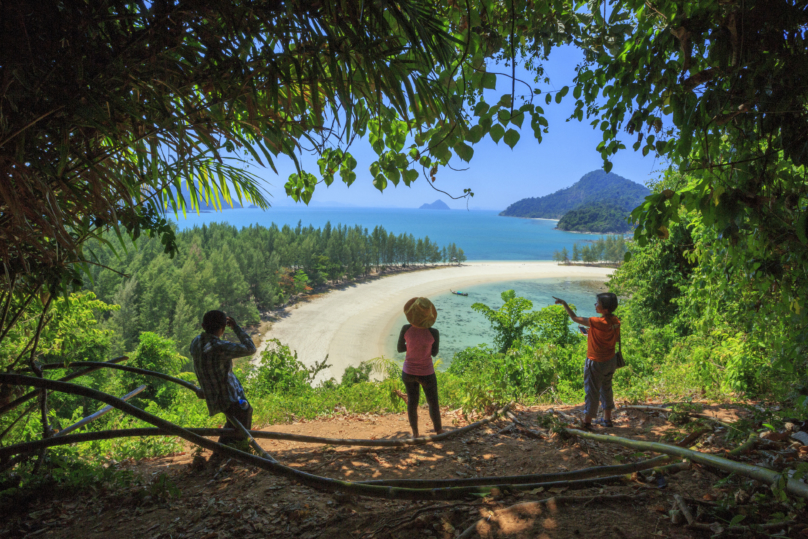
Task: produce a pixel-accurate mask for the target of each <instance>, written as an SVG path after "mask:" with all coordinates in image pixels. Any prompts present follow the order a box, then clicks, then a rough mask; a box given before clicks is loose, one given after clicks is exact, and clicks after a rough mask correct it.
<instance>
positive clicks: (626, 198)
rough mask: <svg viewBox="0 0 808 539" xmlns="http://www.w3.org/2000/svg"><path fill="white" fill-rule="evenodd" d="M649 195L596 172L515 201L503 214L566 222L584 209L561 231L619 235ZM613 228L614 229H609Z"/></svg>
mask: <svg viewBox="0 0 808 539" xmlns="http://www.w3.org/2000/svg"><path fill="white" fill-rule="evenodd" d="M649 194H651V192H650V191H649V190H648V188H646V187H645V186H643V185H640V184H638V183H635V182H633V181H631V180H627V179H626V178H623V177H622V176H618V175H617V174H613V173H611V172H604V171H603V170H593V171H592V172H589V173H587V174H584V176H582V177H581V179H580V180H578V181H577V182H575V183H574V184H573V185H571V186H570V187H567V188H566V189H561V190H559V191H556V192H555V193H552V194H550V195H546V196H543V197H536V198H523V199H522V200H520V201H518V202H514V203H513V204H511V205H510V206H508V207H507V208H506V209H505V210H504V211H503V212H501V213H500V215H502V216H505V217H528V218H541V219H563V217H564V216H565V215H566V214H567V213H569V212H571V211H574V210H579V209H584V208H585V211H583V213H576V214H573V215H572V216H570V218H569V219H568V220H567V221H566V222H565V223H564V228H562V226H561V223H559V228H561V229H562V230H574V231H578V232H600V233H606V232H610V233H618V232H625V231H627V229H628V226H627V225H624V223H623V222H624V221H625V218H626V217H627V216H628V214H629V213H630V212H631V210H633V209H634V208H636V207H637V206H639V205H640V204H641V203H642V201H643V200H644V199H645V197H646V196H648V195H649ZM620 221H622V222H620ZM618 222H620V223H618ZM610 225H611V226H613V227H612V228H610ZM586 226H592V227H594V228H586Z"/></svg>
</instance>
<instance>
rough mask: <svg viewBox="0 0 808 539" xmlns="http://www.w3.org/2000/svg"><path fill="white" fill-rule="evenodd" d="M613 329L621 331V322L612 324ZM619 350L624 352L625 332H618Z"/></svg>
mask: <svg viewBox="0 0 808 539" xmlns="http://www.w3.org/2000/svg"><path fill="white" fill-rule="evenodd" d="M612 331H620V324H612ZM617 350H618V351H619V352H620V353H622V352H623V333H622V332H620V333H618V334H617Z"/></svg>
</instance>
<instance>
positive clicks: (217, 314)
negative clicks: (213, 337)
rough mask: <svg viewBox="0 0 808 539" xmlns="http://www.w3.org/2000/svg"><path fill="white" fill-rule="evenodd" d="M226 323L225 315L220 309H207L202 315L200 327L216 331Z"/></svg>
mask: <svg viewBox="0 0 808 539" xmlns="http://www.w3.org/2000/svg"><path fill="white" fill-rule="evenodd" d="M226 325H227V315H226V314H224V313H223V312H222V311H208V312H206V313H205V316H203V317H202V329H204V330H205V331H207V332H208V333H216V332H217V331H219V330H220V329H222V328H223V327H225V326H226Z"/></svg>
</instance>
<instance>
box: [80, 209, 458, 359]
mask: <svg viewBox="0 0 808 539" xmlns="http://www.w3.org/2000/svg"><path fill="white" fill-rule="evenodd" d="M177 241H178V245H179V250H178V252H177V254H176V255H175V256H174V257H170V256H169V255H168V254H166V253H165V252H164V251H165V249H164V246H163V244H162V243H161V242H160V240H159V239H157V238H141V239H140V240H139V241H137V242H131V241H128V242H127V245H126V250H125V251H123V250H121V249H118V250H117V254H116V251H113V250H112V249H110V248H109V247H106V246H104V245H103V244H101V243H98V242H96V243H94V244H93V245H91V248H92V249H93V250H94V251H95V254H96V256H97V257H98V262H99V263H100V264H102V265H103V266H106V267H102V266H101V265H96V266H92V269H91V270H90V271H91V274H90V275H91V278H88V279H86V281H85V288H86V290H89V291H92V292H93V293H94V294H95V296H96V297H97V298H98V300H100V301H102V302H104V303H108V304H114V305H118V306H119V309H118V310H113V311H111V312H109V314H108V315H103V316H101V327H103V328H104V329H109V330H112V331H111V334H110V335H111V338H112V341H111V350H110V352H111V353H112V354H115V355H120V354H124V353H126V352H128V351H132V350H134V349H135V348H136V347H137V343H138V337H139V336H140V335H141V333H143V332H154V333H156V334H159V335H161V336H163V337H168V338H171V339H172V340H173V341H174V343H176V349H177V352H179V353H180V354H182V355H184V356H187V355H188V343H189V342H190V341H191V339H192V338H193V336H194V335H196V334H197V333H198V328H199V320H201V317H202V315H203V314H204V313H205V311H207V310H210V309H213V308H217V309H223V310H225V311H226V312H227V313H228V314H229V315H231V316H233V317H234V318H235V319H236V320H238V321H239V323H242V324H246V325H254V324H257V323H258V322H259V312H260V311H266V310H268V309H272V308H274V307H276V306H278V305H281V304H283V303H285V302H286V301H287V300H288V299H289V298H290V297H291V296H293V295H295V294H300V293H303V292H306V291H307V290H311V289H312V288H314V287H317V286H320V285H322V284H324V283H326V282H327V281H339V280H343V279H346V280H351V279H355V278H357V277H362V276H365V275H368V274H369V273H370V272H371V271H373V270H376V271H379V270H381V269H383V268H385V267H387V266H393V265H411V264H427V263H429V264H435V263H439V262H450V261H452V260H453V259H457V261H460V262H462V261H464V260H465V258H466V257H465V253H464V252H463V249H458V248H457V246H456V245H455V244H454V243H452V244H449V245H448V246H444V247H442V248H441V247H439V246H438V245H436V244H435V243H433V242H432V241H431V240H430V239H429V237H425V238H417V239H416V238H415V237H413V236H412V234H409V235H408V234H399V235H395V234H393V233H392V232H387V231H386V230H385V229H384V228H383V227H381V226H378V227H376V228H374V229H373V230H372V231H368V230H367V229H364V228H362V227H359V226H354V227H348V226H344V225H337V226H333V227H332V226H331V224H330V223H327V224H326V225H325V227H323V228H322V229H320V228H314V227H311V226H309V227H303V226H301V224H300V223H298V226H297V227H294V228H292V227H290V226H288V225H286V226H284V227H282V228H279V227H278V226H277V225H274V224H273V225H272V226H270V227H268V228H267V227H263V226H250V227H247V228H242V229H241V230H239V229H237V228H236V227H234V226H230V225H227V224H211V225H205V226H202V227H195V228H193V229H190V230H186V231H183V232H179V233H178V234H177ZM107 268H111V269H112V270H114V271H109V269H107Z"/></svg>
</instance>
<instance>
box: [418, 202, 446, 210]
mask: <svg viewBox="0 0 808 539" xmlns="http://www.w3.org/2000/svg"><path fill="white" fill-rule="evenodd" d="M418 209H419V210H449V209H451V208H449V206H447V205H446V203H445V202H444V201H442V200H436V201H435V202H433V203H432V204H424V205H423V206H421V207H420V208H418Z"/></svg>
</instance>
